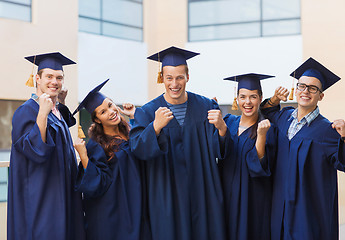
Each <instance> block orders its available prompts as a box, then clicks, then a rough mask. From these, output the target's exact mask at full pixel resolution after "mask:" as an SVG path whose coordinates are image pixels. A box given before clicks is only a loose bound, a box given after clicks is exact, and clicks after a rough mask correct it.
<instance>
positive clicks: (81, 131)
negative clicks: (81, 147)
mask: <svg viewBox="0 0 345 240" xmlns="http://www.w3.org/2000/svg"><path fill="white" fill-rule="evenodd" d="M78 138H86V137H85V134H84V132H83V129H82V128H81V125H79V126H78Z"/></svg>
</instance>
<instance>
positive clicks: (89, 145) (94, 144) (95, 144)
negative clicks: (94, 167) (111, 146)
mask: <svg viewBox="0 0 345 240" xmlns="http://www.w3.org/2000/svg"><path fill="white" fill-rule="evenodd" d="M86 149H87V151H88V152H89V151H95V150H103V148H102V146H101V145H100V144H99V143H98V142H96V141H95V140H93V139H92V138H90V140H89V142H88V143H87V144H86Z"/></svg>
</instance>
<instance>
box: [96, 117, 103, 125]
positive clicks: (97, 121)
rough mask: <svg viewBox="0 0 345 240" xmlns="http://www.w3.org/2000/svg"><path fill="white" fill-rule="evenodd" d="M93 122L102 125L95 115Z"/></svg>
mask: <svg viewBox="0 0 345 240" xmlns="http://www.w3.org/2000/svg"><path fill="white" fill-rule="evenodd" d="M95 123H98V124H101V125H102V123H101V121H100V120H99V119H98V118H97V117H95Z"/></svg>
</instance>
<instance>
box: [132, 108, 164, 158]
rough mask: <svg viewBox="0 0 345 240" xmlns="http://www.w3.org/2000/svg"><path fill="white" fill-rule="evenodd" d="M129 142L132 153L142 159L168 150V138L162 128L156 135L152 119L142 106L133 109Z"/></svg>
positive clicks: (160, 154) (162, 153) (153, 156)
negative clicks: (132, 122)
mask: <svg viewBox="0 0 345 240" xmlns="http://www.w3.org/2000/svg"><path fill="white" fill-rule="evenodd" d="M129 142H130V146H131V150H132V152H133V153H134V155H135V156H136V157H138V158H139V159H142V160H150V159H152V158H156V157H159V156H162V155H164V154H166V153H167V152H168V139H167V136H166V135H165V134H164V131H163V129H162V131H161V132H160V134H159V135H158V136H156V133H155V130H154V128H153V120H152V121H150V120H149V118H148V116H147V114H146V113H145V111H144V110H143V109H142V108H138V109H136V111H135V115H134V124H133V128H132V129H131V131H130V138H129Z"/></svg>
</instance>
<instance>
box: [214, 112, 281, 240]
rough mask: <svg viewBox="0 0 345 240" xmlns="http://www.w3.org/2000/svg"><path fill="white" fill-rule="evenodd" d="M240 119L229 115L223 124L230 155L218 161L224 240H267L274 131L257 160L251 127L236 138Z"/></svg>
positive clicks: (270, 131) (268, 237)
mask: <svg viewBox="0 0 345 240" xmlns="http://www.w3.org/2000/svg"><path fill="white" fill-rule="evenodd" d="M240 119H241V117H240V116H234V115H231V114H228V115H226V116H225V118H224V121H225V123H226V124H227V126H228V129H229V132H230V136H231V141H228V144H227V145H226V146H225V147H226V148H227V151H228V152H229V154H227V155H226V157H225V158H224V159H223V160H222V161H219V163H218V165H219V168H220V172H221V177H222V184H223V191H224V199H225V211H226V214H225V215H226V220H225V221H226V229H227V239H229V240H230V239H239V240H240V239H248V240H250V239H257V240H259V239H262V240H267V239H270V213H271V211H270V208H271V196H272V195H271V192H272V191H271V190H272V183H271V178H270V175H271V173H270V169H269V167H268V166H269V162H271V161H274V157H275V130H274V127H273V126H271V128H270V129H269V131H268V133H267V141H266V149H265V156H264V158H263V159H262V160H261V162H260V159H259V158H258V156H257V152H256V147H255V142H256V140H255V139H251V138H250V137H249V136H250V131H251V129H252V127H250V128H248V129H246V130H245V131H244V132H243V133H242V134H241V135H240V136H238V135H237V132H238V126H239V122H240Z"/></svg>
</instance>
